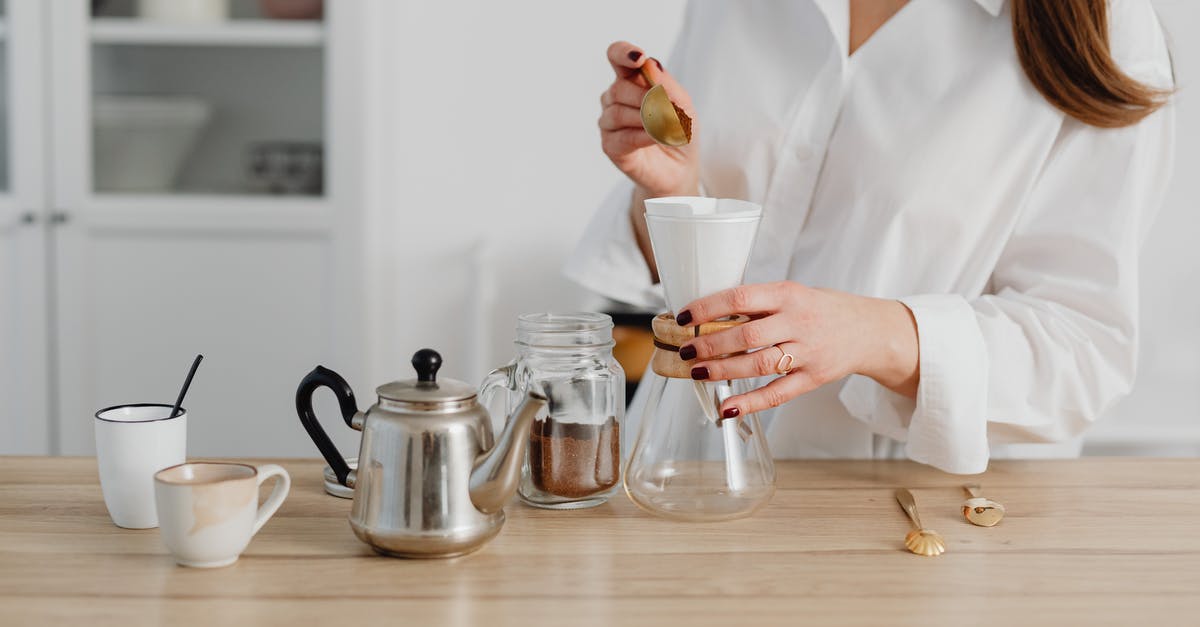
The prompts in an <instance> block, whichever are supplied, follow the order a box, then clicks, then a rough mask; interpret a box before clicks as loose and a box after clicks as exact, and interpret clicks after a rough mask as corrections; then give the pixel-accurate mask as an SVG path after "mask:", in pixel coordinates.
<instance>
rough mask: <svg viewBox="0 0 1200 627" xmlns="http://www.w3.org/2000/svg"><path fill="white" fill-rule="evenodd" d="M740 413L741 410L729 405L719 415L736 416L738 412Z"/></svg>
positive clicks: (724, 416) (725, 416)
mask: <svg viewBox="0 0 1200 627" xmlns="http://www.w3.org/2000/svg"><path fill="white" fill-rule="evenodd" d="M740 413H742V410H740V409H738V408H737V407H730V408H729V409H726V410H725V411H724V412H722V413H721V417H723V418H737V417H738V414H740Z"/></svg>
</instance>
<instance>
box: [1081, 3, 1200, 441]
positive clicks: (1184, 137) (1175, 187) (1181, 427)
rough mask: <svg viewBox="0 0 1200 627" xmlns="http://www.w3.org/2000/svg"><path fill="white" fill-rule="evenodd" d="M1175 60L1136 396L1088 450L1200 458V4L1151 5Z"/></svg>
mask: <svg viewBox="0 0 1200 627" xmlns="http://www.w3.org/2000/svg"><path fill="white" fill-rule="evenodd" d="M1154 5H1155V7H1156V8H1157V9H1158V11H1159V18H1160V19H1161V21H1162V23H1163V25H1164V27H1165V28H1166V30H1167V34H1168V36H1169V37H1170V40H1171V48H1172V54H1173V56H1174V60H1175V74H1176V82H1177V86H1178V89H1179V91H1178V93H1177V94H1176V96H1175V106H1176V115H1177V120H1178V133H1177V134H1176V161H1175V177H1174V179H1173V180H1172V183H1171V189H1170V191H1169V192H1168V194H1167V199H1166V203H1165V204H1164V206H1163V208H1162V211H1161V213H1160V214H1159V216H1158V220H1157V222H1156V223H1155V225H1154V228H1153V230H1152V231H1151V233H1150V236H1149V239H1148V241H1147V242H1146V247H1145V249H1144V252H1143V255H1142V268H1141V275H1142V310H1141V326H1142V347H1141V356H1140V367H1139V372H1138V380H1137V385H1136V387H1135V389H1134V392H1133V394H1131V395H1130V396H1129V398H1128V399H1126V400H1125V401H1124V402H1122V403H1121V404H1120V405H1119V406H1118V407H1117V408H1116V409H1115V410H1114V411H1113V412H1112V413H1111V414H1110V415H1109V416H1107V417H1106V418H1105V419H1104V420H1102V421H1101V423H1100V424H1098V425H1097V426H1096V428H1095V429H1094V430H1093V431H1092V433H1091V435H1090V437H1089V443H1090V444H1089V447H1088V451H1089V452H1095V453H1123V452H1130V453H1154V454H1171V455H1198V454H1200V247H1198V246H1197V245H1196V238H1197V235H1200V206H1198V204H1197V200H1196V199H1197V198H1200V178H1198V177H1197V176H1196V171H1197V169H1198V168H1200V94H1197V93H1195V91H1196V89H1197V88H1200V40H1198V39H1197V35H1200V2H1196V1H1195V0H1154Z"/></svg>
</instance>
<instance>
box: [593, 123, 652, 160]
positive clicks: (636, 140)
mask: <svg viewBox="0 0 1200 627" xmlns="http://www.w3.org/2000/svg"><path fill="white" fill-rule="evenodd" d="M653 145H654V139H653V138H651V137H650V136H649V135H647V134H646V131H645V130H643V129H642V128H641V127H640V126H639V127H638V128H625V129H621V130H619V131H604V132H602V133H600V148H601V149H602V150H604V154H606V155H609V156H613V155H624V154H627V153H630V152H633V151H634V150H637V149H639V148H645V147H647V146H653Z"/></svg>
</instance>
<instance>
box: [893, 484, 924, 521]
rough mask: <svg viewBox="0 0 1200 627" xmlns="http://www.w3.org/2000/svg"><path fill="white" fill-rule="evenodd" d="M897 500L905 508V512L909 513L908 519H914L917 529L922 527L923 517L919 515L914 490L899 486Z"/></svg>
mask: <svg viewBox="0 0 1200 627" xmlns="http://www.w3.org/2000/svg"><path fill="white" fill-rule="evenodd" d="M896 500H897V501H898V502H899V503H900V507H901V508H902V509H903V510H904V513H905V514H908V519H909V520H911V521H912V524H913V525H915V526H916V528H917V529H922V528H923V527H921V517H920V516H917V500H916V499H914V498H913V495H912V492H909V491H908V490H905V489H904V488H897V489H896Z"/></svg>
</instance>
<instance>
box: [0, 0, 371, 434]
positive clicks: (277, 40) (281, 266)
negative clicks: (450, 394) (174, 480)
mask: <svg viewBox="0 0 1200 627" xmlns="http://www.w3.org/2000/svg"><path fill="white" fill-rule="evenodd" d="M6 4H7V14H8V15H6V16H5V17H6V21H7V24H8V28H7V29H6V32H7V33H8V39H7V41H4V44H3V45H4V46H5V47H6V48H7V50H6V52H7V55H8V58H7V62H8V65H7V68H6V70H5V73H4V75H3V76H4V78H5V82H6V83H7V85H8V90H7V94H6V96H7V98H8V110H9V111H8V115H7V116H6V118H5V122H6V123H7V124H8V130H9V150H8V155H9V158H8V163H9V180H10V183H11V184H10V186H9V187H10V188H11V189H10V190H9V191H7V192H6V194H5V195H4V196H3V197H2V200H0V264H2V265H0V307H2V308H3V309H0V311H2V312H3V314H2V317H0V325H2V326H0V351H2V352H3V355H4V358H3V359H0V364H2V365H0V368H2V369H3V370H0V386H2V387H0V415H2V416H3V417H4V418H3V420H5V421H10V420H14V419H15V420H21V421H22V426H21V427H20V428H14V426H13V425H5V427H4V429H3V433H4V434H6V435H7V434H13V433H16V434H17V436H18V437H17V438H16V439H15V440H13V441H11V442H0V453H4V452H25V453H43V452H54V453H62V454H88V453H90V452H91V451H92V446H93V445H92V437H93V436H92V425H91V420H92V414H93V413H94V412H95V411H96V409H98V408H101V407H105V406H108V405H113V404H119V403H129V402H171V401H172V400H173V399H174V396H175V394H176V392H177V391H178V386H179V384H180V383H181V381H182V377H183V376H184V374H185V373H186V370H187V367H188V365H189V363H190V361H191V359H192V358H193V357H194V356H195V354H197V353H203V354H204V355H205V361H204V363H203V365H202V366H201V368H200V371H199V372H198V374H197V376H196V380H195V383H194V384H193V386H192V389H191V392H190V394H189V396H188V400H187V402H186V403H185V405H186V407H187V408H188V410H189V411H190V412H191V417H192V419H191V420H189V446H188V449H189V454H190V455H193V456H215V455H254V456H272V455H311V454H312V453H313V448H312V445H311V443H309V442H308V440H307V437H306V436H305V434H304V432H303V430H302V429H301V428H300V426H299V424H298V422H297V420H296V417H295V410H294V405H293V396H294V390H295V386H296V384H297V383H298V382H299V380H300V379H301V377H303V375H304V374H305V373H306V372H307V371H308V370H309V369H311V368H312V367H313V366H314V365H316V364H318V363H324V364H326V365H328V366H330V367H334V368H337V369H338V370H339V371H342V372H343V374H345V375H346V376H348V377H358V376H360V375H361V373H362V371H363V367H362V364H363V362H364V360H365V356H364V339H363V333H362V331H361V330H362V328H363V323H362V316H363V311H362V310H363V307H362V306H361V303H362V302H363V295H362V291H363V289H362V276H363V271H362V267H361V265H362V264H361V259H362V256H361V255H360V254H359V253H358V251H359V248H360V240H361V230H362V227H361V225H362V214H363V197H362V196H363V194H362V192H361V190H362V189H363V185H362V181H361V180H360V171H361V167H360V164H361V161H362V154H361V153H362V152H363V150H364V148H363V146H364V145H365V142H364V141H363V137H364V130H365V129H364V124H363V121H362V116H361V115H359V114H358V111H357V108H358V106H359V104H358V100H360V96H359V95H360V94H361V93H362V92H363V85H362V83H363V76H362V72H361V67H362V66H363V62H364V61H363V58H362V57H363V44H362V43H361V41H359V39H360V35H361V33H362V31H363V30H364V26H365V21H366V18H365V15H364V11H365V9H364V8H363V7H364V6H365V5H364V4H362V3H357V2H329V3H327V7H326V14H325V17H324V19H323V20H319V21H275V20H268V19H263V18H260V17H257V16H255V15H254V11H255V7H254V3H251V2H245V1H235V2H234V15H233V19H231V20H229V21H227V22H222V23H217V24H208V25H191V24H169V23H159V22H152V21H147V20H143V19H140V18H137V17H136V16H133V15H131V11H132V9H131V3H128V2H125V3H122V2H120V1H113V2H108V3H102V4H104V6H105V8H104V9H102V11H103V13H102V14H100V15H96V16H93V15H91V13H90V9H89V2H87V1H86V0H69V1H68V0H61V1H56V2H49V3H48V2H42V1H41V0H8V2H7V3H6ZM18 21H19V22H20V32H21V33H22V35H20V36H19V37H18V36H17V33H16V31H17V26H18ZM27 29H28V30H27ZM26 32H28V33H29V34H28V35H25V34H24V33H26ZM47 51H49V52H51V53H50V54H46V52H47ZM38 68H43V69H44V71H39V70H38ZM39 81H41V84H42V88H41V89H31V88H30V86H31V85H36V84H39ZM15 85H20V87H21V89H20V90H19V91H20V94H17V91H18V90H15V89H14V86H15ZM13 96H18V97H20V98H22V99H23V100H16V99H14V98H13ZM39 97H44V98H45V99H46V102H40V101H38V100H37V99H38V98H39ZM113 103H115V105H113ZM164 103H165V104H164ZM180 103H182V104H180ZM197 103H198V104H197ZM110 105H112V106H110ZM105 107H109V108H108V109H106V108H105ZM197 107H199V108H200V110H202V111H203V116H201V117H202V118H203V119H202V123H201V124H200V125H199V126H200V128H199V130H196V129H195V127H196V126H197V125H196V120H197V119H198V118H196V117H195V116H194V115H193V114H194V112H195V111H196V110H197ZM114 108H115V109H116V113H113V109H114ZM42 111H45V112H47V116H46V119H45V120H41V119H39V118H38V117H37V116H38V115H39V113H40V112H42ZM188 116H192V117H190V118H189V117H188ZM122 125H124V126H122ZM189 125H191V126H190V127H189ZM114 129H115V131H114ZM106 133H107V134H106ZM189 135H190V136H191V138H192V140H191V141H190V142H188V141H187V140H188V136H189ZM181 142H182V143H185V144H188V143H190V147H187V149H186V150H184V151H182V154H183V155H184V156H183V157H182V158H181V159H176V157H175V156H177V155H179V154H181V153H180V151H179V150H178V145H179V144H180V143H181ZM173 155H174V156H173ZM168 160H176V161H179V166H178V168H174V169H172V170H173V171H174V175H173V176H170V177H168V178H163V177H162V175H161V172H159V173H158V174H155V172H157V171H159V170H162V169H163V168H164V166H165V165H166V164H167V162H168ZM168 169H171V168H168ZM155 177H157V178H155ZM281 191H284V192H287V193H276V192H281ZM27 215H32V216H33V221H32V223H28V220H27V219H25V216H27ZM47 321H48V322H47ZM330 414H332V412H330ZM346 431H348V430H346ZM340 435H341V437H342V438H343V440H342V442H340V443H341V444H343V445H344V446H346V448H348V449H350V448H352V446H351V442H350V441H351V440H352V434H350V433H341V434H340Z"/></svg>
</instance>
